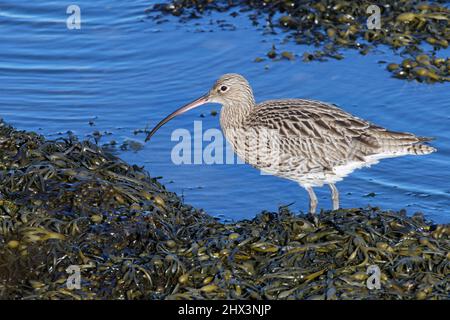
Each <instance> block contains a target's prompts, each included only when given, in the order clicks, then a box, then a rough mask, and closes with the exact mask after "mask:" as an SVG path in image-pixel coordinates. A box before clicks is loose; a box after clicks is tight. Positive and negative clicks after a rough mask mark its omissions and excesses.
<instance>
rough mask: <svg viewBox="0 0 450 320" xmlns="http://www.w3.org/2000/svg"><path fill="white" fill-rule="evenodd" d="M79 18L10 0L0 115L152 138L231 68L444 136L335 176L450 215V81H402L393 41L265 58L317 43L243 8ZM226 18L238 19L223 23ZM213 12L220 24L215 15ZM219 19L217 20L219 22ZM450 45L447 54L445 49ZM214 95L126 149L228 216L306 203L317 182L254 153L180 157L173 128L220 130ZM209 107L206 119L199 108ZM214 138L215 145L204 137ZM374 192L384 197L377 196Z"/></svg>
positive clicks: (353, 190)
mask: <svg viewBox="0 0 450 320" xmlns="http://www.w3.org/2000/svg"><path fill="white" fill-rule="evenodd" d="M76 4H77V5H78V6H79V7H80V9H81V29H80V30H69V29H67V27H66V19H67V17H68V14H66V8H67V6H68V5H69V4H68V3H61V2H60V1H42V2H39V3H38V2H29V1H23V0H18V1H14V2H13V1H10V2H7V3H4V2H1V1H0V108H1V109H0V110H1V113H0V116H1V117H2V118H4V119H5V120H6V121H7V122H9V123H11V124H13V125H14V126H16V127H18V128H20V129H26V130H35V131H38V132H40V133H41V134H44V135H45V136H47V137H50V138H52V137H56V136H58V135H60V134H65V133H66V132H67V131H69V130H70V131H72V132H73V133H75V134H76V135H78V136H80V137H83V138H85V137H89V136H91V135H92V133H93V132H94V131H99V132H101V133H104V134H106V135H105V136H104V137H102V139H101V140H100V143H106V142H108V141H110V140H115V141H117V142H118V144H119V145H120V144H121V143H122V142H123V141H126V140H133V141H138V142H142V141H143V139H144V134H143V133H140V134H137V135H135V134H134V132H135V130H137V129H144V128H146V127H152V126H153V125H155V124H156V123H157V122H158V121H159V120H160V119H162V118H163V117H164V116H165V115H167V114H168V113H169V112H172V111H173V110H174V109H175V108H178V107H179V106H181V105H182V104H185V103H187V102H189V101H191V100H192V99H194V98H196V97H198V96H200V95H201V94H203V93H205V92H206V90H208V89H209V87H210V86H211V84H212V83H213V81H214V80H215V79H216V78H217V77H219V76H220V75H221V74H223V73H228V72H239V73H241V74H243V75H244V76H246V77H247V78H248V80H249V81H250V83H251V84H252V86H253V88H254V92H255V96H256V99H257V101H263V100H266V99H274V98H295V97H299V98H300V97H302V98H312V99H318V100H323V101H328V102H333V103H336V104H338V105H340V106H341V107H343V108H344V109H346V110H347V111H349V112H352V113H354V114H356V115H358V116H360V117H362V118H365V119H368V120H370V121H372V122H374V123H376V124H379V125H382V126H385V127H388V128H390V129H392V130H398V131H410V132H414V133H416V134H418V135H422V136H433V137H436V141H435V142H433V145H434V146H436V147H437V148H438V150H439V152H437V153H435V154H432V155H429V156H423V157H412V156H409V157H403V158H397V159H388V160H384V161H382V162H381V163H380V164H378V165H376V166H374V167H372V168H368V169H363V170H359V171H357V172H355V173H353V174H352V175H351V176H349V177H347V178H346V179H345V181H343V182H341V183H339V184H338V187H339V189H340V191H341V197H342V200H341V202H342V203H341V204H342V206H343V207H364V206H367V205H369V204H370V205H373V206H381V207H382V208H384V209H401V208H406V209H407V211H408V213H411V214H412V213H414V212H416V211H421V212H423V213H424V214H425V215H426V217H428V218H431V219H433V220H435V221H438V222H449V221H450V183H449V181H450V161H449V157H450V90H449V89H450V85H449V84H448V83H445V84H435V85H426V84H420V83H416V82H406V81H401V80H396V79H392V78H390V77H389V73H388V72H387V71H385V64H380V63H378V62H379V61H380V60H385V61H389V62H391V61H399V60H400V58H399V57H397V56H394V55H393V54H392V52H391V51H390V50H389V49H387V48H379V49H378V50H377V51H376V52H375V53H372V54H369V55H367V56H361V55H359V54H358V53H355V52H351V51H350V52H347V51H345V52H344V54H345V57H346V58H345V59H344V60H341V61H335V60H331V61H329V62H326V63H320V62H312V63H303V62H302V61H301V58H300V57H298V58H297V59H296V60H295V61H280V62H272V61H267V60H266V61H264V62H261V63H255V62H253V60H254V59H255V58H256V57H264V55H265V53H266V52H267V51H269V50H270V48H271V46H272V44H275V45H276V46H277V47H278V48H279V49H280V51H281V50H294V51H295V52H296V53H298V54H299V55H300V56H301V54H302V53H303V52H304V51H305V50H308V51H311V48H305V47H301V46H296V45H290V44H282V43H281V42H282V40H283V37H284V35H283V34H278V35H269V36H267V35H266V36H263V31H262V30H260V29H256V28H255V27H254V26H252V25H251V22H250V20H249V19H248V18H247V16H246V14H241V15H239V16H238V17H236V18H232V17H230V16H229V15H228V14H214V15H212V16H210V17H206V18H203V19H200V20H195V21H192V22H189V23H187V24H182V23H179V22H178V20H177V19H175V18H170V17H168V20H169V22H167V23H163V24H158V23H156V22H155V21H154V20H153V19H151V18H150V17H149V16H148V14H146V13H145V9H146V8H148V7H149V5H150V4H151V1H126V2H120V1H105V0H100V1H95V2H93V1H77V3H76ZM217 19H225V20H226V21H227V22H228V23H231V24H232V25H234V26H235V27H236V30H234V31H230V30H228V29H231V28H225V29H226V30H223V28H221V27H219V26H218V24H217V23H215V21H216V20H217ZM211 21H212V23H210V22H211ZM211 31H212V32H211ZM448 53H449V51H448V50H447V51H446V52H443V53H441V55H442V54H443V55H444V56H448ZM212 110H217V111H218V110H219V106H217V105H208V106H204V107H202V108H199V109H196V110H193V111H191V112H189V113H187V114H185V115H184V116H182V117H179V118H177V119H175V120H173V121H171V122H170V123H168V124H167V125H166V126H164V127H163V128H162V129H161V130H160V131H159V132H158V133H157V135H156V136H155V137H154V138H153V139H152V141H151V143H148V144H146V145H144V147H143V149H142V150H140V151H138V152H133V151H121V150H120V148H118V151H117V152H118V154H119V155H120V156H121V157H122V158H123V159H124V160H126V161H129V162H132V163H136V164H138V165H144V166H145V168H146V169H147V170H148V171H149V172H150V174H151V175H152V176H162V177H163V178H162V182H163V183H165V184H166V185H167V187H168V189H169V190H171V191H175V192H177V193H178V194H180V195H183V196H184V198H185V201H186V202H188V203H190V204H192V205H194V206H196V207H200V208H204V209H205V211H206V212H208V213H210V214H212V215H215V216H218V217H220V218H222V219H225V220H238V219H242V218H252V217H253V216H255V215H256V214H257V213H259V212H260V211H261V210H264V209H267V210H276V209H277V208H278V206H280V205H287V204H292V203H293V204H292V205H291V208H292V209H293V210H295V211H297V212H298V211H300V210H305V209H306V208H307V194H306V192H305V191H304V190H303V189H301V188H300V187H298V185H296V184H295V183H293V182H291V181H287V180H283V179H280V178H277V177H273V176H264V175H261V174H260V173H259V172H258V171H257V170H255V169H253V168H251V167H250V166H247V165H227V164H223V165H220V164H218V165H206V164H201V165H175V164H173V162H172V161H171V151H172V148H173V147H174V146H175V145H176V144H177V142H176V141H171V139H170V137H171V133H172V131H173V130H175V129H177V128H186V129H188V130H190V131H191V132H192V131H193V122H194V120H198V121H202V126H203V130H207V129H211V128H219V118H218V116H215V117H214V116H211V115H210V112H211V111H212ZM202 113H203V114H204V117H201V114H202ZM206 144H207V143H205V144H204V145H206ZM370 193H374V194H375V197H367V196H366V195H367V194H370ZM317 194H318V197H319V207H321V208H326V209H328V208H330V207H331V200H330V196H329V190H328V188H326V187H324V188H319V189H317Z"/></svg>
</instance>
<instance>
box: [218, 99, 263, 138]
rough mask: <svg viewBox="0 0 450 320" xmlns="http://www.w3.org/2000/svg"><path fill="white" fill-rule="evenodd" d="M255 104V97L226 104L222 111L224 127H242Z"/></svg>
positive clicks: (221, 119) (222, 125)
mask: <svg viewBox="0 0 450 320" xmlns="http://www.w3.org/2000/svg"><path fill="white" fill-rule="evenodd" d="M254 105H255V101H254V100H253V99H251V101H247V102H245V103H242V102H236V103H228V104H224V105H223V106H222V110H221V112H220V125H221V127H222V129H223V130H227V129H233V128H234V129H236V128H241V127H242V126H243V125H244V122H245V119H246V118H247V116H248V115H249V114H250V112H251V110H252V107H253V106H254Z"/></svg>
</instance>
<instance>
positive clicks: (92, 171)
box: [0, 121, 450, 300]
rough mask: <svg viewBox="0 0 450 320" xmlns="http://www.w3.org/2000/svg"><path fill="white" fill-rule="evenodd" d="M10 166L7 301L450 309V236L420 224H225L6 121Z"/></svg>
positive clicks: (348, 212)
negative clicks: (268, 302) (417, 304)
mask: <svg viewBox="0 0 450 320" xmlns="http://www.w3.org/2000/svg"><path fill="white" fill-rule="evenodd" d="M0 156H1V157H0V180H1V183H0V211H1V213H0V298H2V299H328V300H335V299H449V296H448V291H449V286H450V283H449V282H448V279H446V275H447V274H448V273H449V271H450V270H449V269H450V264H449V261H450V254H449V252H450V239H449V235H450V225H449V224H435V223H433V222H431V221H426V220H425V219H424V217H423V216H422V215H420V214H416V215H413V216H411V217H410V216H407V215H406V214H405V212H404V211H400V212H387V211H382V210H381V209H379V208H352V209H340V210H337V211H333V212H329V211H328V212H322V213H321V214H319V215H317V217H318V219H317V220H315V219H313V218H311V217H309V216H307V215H296V214H294V213H292V212H291V211H289V210H288V209H287V208H282V209H280V210H279V212H277V213H273V212H262V213H260V214H258V215H257V216H256V217H255V218H254V219H252V220H242V221H238V222H234V223H226V224H225V223H221V222H218V221H217V220H216V219H215V218H213V217H212V216H209V215H207V214H206V213H204V212H203V211H201V210H198V209H195V208H193V207H192V206H189V205H187V204H184V203H183V201H182V200H181V199H180V198H179V197H178V196H177V195H176V194H175V193H172V192H169V191H167V190H166V189H165V187H164V186H163V185H162V184H160V183H159V182H158V181H157V180H156V179H153V178H151V177H150V175H149V174H148V173H147V172H146V171H145V170H143V169H142V168H139V167H137V166H135V165H130V164H127V163H125V162H124V161H122V160H120V158H118V157H116V156H113V155H111V154H110V153H108V152H107V151H105V150H103V149H101V148H100V147H98V146H96V145H95V144H93V143H91V142H88V141H80V140H78V139H77V138H75V137H67V138H59V139H56V140H46V139H45V138H44V137H42V136H40V135H38V134H36V133H33V132H25V131H17V130H16V129H14V128H13V127H11V126H9V125H7V124H5V123H4V122H3V121H1V122H0ZM71 266H75V267H77V268H79V271H80V276H81V277H80V279H78V280H80V281H79V283H78V284H79V288H68V286H67V281H68V280H69V279H73V278H70V277H71V275H72V274H71V273H70V272H68V271H67V270H68V268H70V267H71ZM371 266H377V267H378V268H379V270H380V272H381V273H380V279H379V280H380V281H379V282H380V289H369V288H368V286H367V281H368V280H370V279H369V278H370V277H371V276H372V275H371V274H370V272H369V274H368V269H369V267H371ZM75 284H76V283H75Z"/></svg>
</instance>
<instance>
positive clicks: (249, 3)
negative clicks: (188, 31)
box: [147, 0, 450, 83]
mask: <svg viewBox="0 0 450 320" xmlns="http://www.w3.org/2000/svg"><path fill="white" fill-rule="evenodd" d="M445 3H448V2H446V1H430V2H423V1H416V0H403V1H389V0H383V1H378V2H377V3H376V5H377V6H378V8H379V10H380V12H379V13H380V19H379V20H378V19H377V18H374V17H373V16H372V15H373V13H374V12H375V11H373V10H369V9H370V6H373V5H374V3H373V1H366V0H358V1H345V0H321V1H310V0H304V1H296V0H264V1H253V0H171V1H169V2H168V3H158V4H155V5H153V6H152V7H151V8H149V9H148V10H147V12H148V13H149V14H153V13H158V14H160V15H163V16H164V15H174V16H177V17H180V19H181V20H182V21H184V22H185V21H188V20H190V19H193V18H199V17H201V16H205V15H207V14H208V13H210V12H212V11H218V12H229V11H231V15H232V16H236V15H238V14H239V13H245V14H248V15H249V17H250V18H251V19H252V21H253V22H254V24H255V25H259V24H260V22H259V21H260V20H261V19H264V28H265V29H266V30H267V29H268V32H267V33H269V34H273V33H276V32H277V31H279V30H282V31H285V32H286V33H287V36H286V39H285V41H291V42H294V43H297V44H303V45H310V46H315V47H317V50H315V51H314V52H313V53H308V52H305V53H303V54H302V55H301V56H303V61H306V62H308V61H312V60H319V61H324V60H326V59H327V58H333V59H342V58H343V55H342V54H341V53H340V51H342V50H341V49H353V50H358V51H359V52H360V53H361V54H363V55H366V54H368V53H369V52H370V51H372V50H374V48H376V47H377V46H380V45H384V46H387V47H390V48H392V49H393V50H394V52H395V53H397V54H398V55H399V56H401V57H405V56H407V57H408V58H407V60H408V59H409V60H411V59H412V60H415V58H416V56H426V57H427V60H428V61H429V62H430V63H420V67H419V68H414V67H413V68H402V67H400V68H393V67H390V68H388V70H389V71H391V72H393V76H394V77H396V78H399V79H406V80H417V81H420V82H426V83H435V82H445V81H450V58H448V57H439V56H438V52H439V50H441V49H445V48H448V43H449V41H450V9H449V8H448V6H446V5H445ZM154 18H155V19H157V20H159V19H160V18H161V17H160V16H159V15H157V16H154ZM374 19H377V20H374ZM166 21H167V20H166ZM368 21H369V22H371V23H372V24H375V23H376V22H377V21H379V22H380V25H379V28H378V26H377V28H372V27H371V28H369V27H368ZM430 48H431V49H430ZM267 55H268V57H269V58H271V59H275V58H276V57H277V56H278V54H277V53H276V52H275V51H274V50H273V49H272V50H270V51H269V52H268V53H267ZM288 56H289V57H290V58H288V60H292V57H293V55H292V54H291V53H289V54H288ZM401 65H403V63H402V64H401Z"/></svg>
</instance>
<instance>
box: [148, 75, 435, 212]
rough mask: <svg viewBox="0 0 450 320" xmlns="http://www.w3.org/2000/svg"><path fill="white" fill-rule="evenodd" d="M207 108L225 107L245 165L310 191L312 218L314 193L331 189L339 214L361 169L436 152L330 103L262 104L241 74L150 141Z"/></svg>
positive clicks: (224, 118)
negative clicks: (347, 186)
mask: <svg viewBox="0 0 450 320" xmlns="http://www.w3.org/2000/svg"><path fill="white" fill-rule="evenodd" d="M205 103H219V104H221V105H222V109H221V112H220V125H221V127H222V130H223V132H224V134H225V137H226V138H227V140H228V142H229V143H230V144H231V146H232V148H233V150H234V151H235V152H236V154H237V155H238V156H239V157H240V158H241V159H243V160H244V161H245V162H247V163H249V164H250V165H252V166H254V167H255V168H258V169H260V170H262V171H264V172H267V173H269V174H273V175H276V176H279V177H283V178H287V179H290V180H293V181H296V182H297V183H298V184H300V186H302V187H303V188H305V189H306V191H307V192H308V194H309V212H310V213H315V211H316V208H317V197H316V195H315V193H314V190H313V187H321V186H323V185H324V184H328V185H329V186H330V189H331V194H332V200H333V210H337V209H338V208H339V192H338V190H337V188H336V185H335V183H336V182H338V181H340V180H342V179H343V178H344V177H345V176H347V175H349V174H350V173H352V172H353V171H354V170H355V169H359V168H362V167H367V166H371V165H373V164H375V163H378V161H379V160H381V159H384V158H392V157H399V156H404V155H424V154H429V153H432V152H434V151H436V149H435V148H433V147H431V146H429V145H427V144H425V142H426V141H429V140H431V139H430V138H425V137H418V136H416V135H414V134H412V133H405V132H395V131H390V130H387V129H385V128H382V127H380V126H377V125H374V124H372V123H370V122H368V121H366V120H363V119H360V118H357V117H355V116H353V115H351V114H350V113H348V112H346V111H344V110H342V109H340V108H338V107H337V106H335V105H332V104H328V103H325V102H320V101H315V100H306V99H284V100H270V101H265V102H261V103H259V104H256V103H255V98H254V96H253V91H252V88H251V87H250V85H249V83H248V82H247V80H246V79H245V78H244V77H243V76H241V75H239V74H225V75H223V76H222V77H220V79H219V80H217V81H216V83H215V84H214V85H213V87H212V88H211V90H209V92H208V93H207V94H205V95H204V96H202V97H200V98H198V99H197V100H195V101H193V102H191V103H189V104H187V105H185V106H184V107H182V108H180V109H178V110H176V111H175V112H173V113H171V114H170V115H169V116H167V117H166V118H165V119H163V120H162V121H161V122H159V123H158V124H157V125H156V127H155V128H153V130H152V131H151V132H150V133H149V134H148V136H147V138H146V140H145V141H148V140H149V139H150V137H151V136H152V135H153V134H154V133H155V132H156V131H157V130H158V129H159V128H160V127H161V126H162V125H164V124H165V123H166V122H168V121H169V120H171V119H172V118H174V117H175V116H177V115H180V114H182V113H184V112H186V111H188V110H191V109H194V108H196V107H198V106H200V105H203V104H205Z"/></svg>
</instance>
